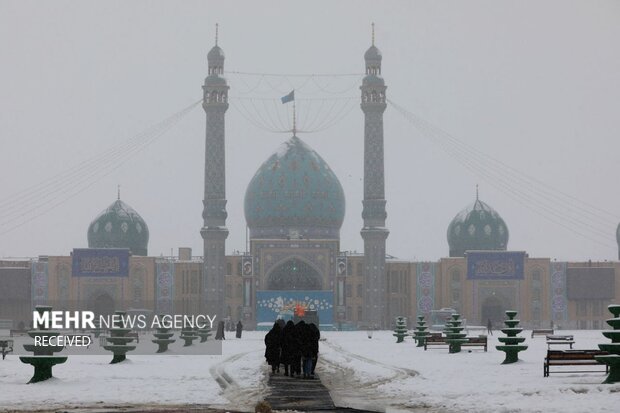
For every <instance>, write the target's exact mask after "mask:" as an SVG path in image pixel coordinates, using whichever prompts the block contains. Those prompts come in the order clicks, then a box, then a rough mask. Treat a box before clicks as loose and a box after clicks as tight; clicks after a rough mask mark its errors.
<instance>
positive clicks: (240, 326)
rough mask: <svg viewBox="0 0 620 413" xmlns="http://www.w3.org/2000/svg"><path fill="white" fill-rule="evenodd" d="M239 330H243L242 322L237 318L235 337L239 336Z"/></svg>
mask: <svg viewBox="0 0 620 413" xmlns="http://www.w3.org/2000/svg"><path fill="white" fill-rule="evenodd" d="M241 331H243V324H241V320H239V322H238V323H237V334H235V337H237V338H241Z"/></svg>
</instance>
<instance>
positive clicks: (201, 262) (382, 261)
mask: <svg viewBox="0 0 620 413" xmlns="http://www.w3.org/2000/svg"><path fill="white" fill-rule="evenodd" d="M207 59H208V73H207V77H206V79H205V82H204V85H203V93H204V99H203V109H204V111H205V115H206V151H205V186H204V194H203V195H204V197H203V205H204V210H203V213H202V218H203V223H202V228H200V233H201V235H202V238H203V240H204V249H203V251H202V256H200V257H194V256H193V255H192V251H191V250H190V249H189V248H179V253H178V256H176V257H155V256H149V255H148V242H149V229H148V225H147V223H146V222H145V220H144V219H142V217H141V216H140V215H139V214H138V212H136V211H135V210H134V209H133V208H132V207H130V206H129V205H127V204H126V203H125V202H124V201H122V200H121V199H120V194H119V196H118V199H117V200H116V201H114V202H113V203H112V204H111V205H110V206H109V207H108V208H106V209H105V210H104V211H103V212H102V213H101V214H99V215H98V216H97V217H95V219H94V220H93V221H92V222H91V223H90V225H89V226H88V230H87V240H88V249H82V250H74V253H73V254H72V256H39V257H38V258H34V259H31V260H28V261H19V260H17V261H16V260H5V261H0V321H1V320H10V321H11V322H12V323H13V326H14V328H18V325H21V326H23V325H24V323H26V324H27V323H28V320H30V318H31V314H30V311H31V309H32V306H34V305H37V304H43V303H49V304H51V305H53V306H54V307H55V308H58V309H63V308H66V309H69V308H75V307H76V306H77V307H79V308H80V309H90V310H93V311H95V312H96V313H98V314H108V313H111V312H113V311H114V310H116V309H124V310H127V311H134V312H146V313H152V314H161V313H185V314H190V313H194V314H195V313H199V312H201V313H204V312H206V313H210V314H211V313H215V314H217V315H218V316H220V317H222V318H225V319H229V320H232V321H234V322H236V321H237V320H241V321H242V323H243V324H244V325H245V326H246V328H257V327H258V328H260V327H262V326H265V325H270V324H272V323H273V320H274V319H275V318H276V317H290V316H291V315H292V311H293V310H294V308H296V307H298V306H300V305H301V306H302V307H303V308H306V309H307V310H315V311H317V313H318V315H319V318H320V322H321V325H322V326H323V328H341V329H348V328H350V329H353V328H389V327H390V326H391V325H392V323H393V320H394V318H395V317H396V316H405V317H407V318H408V320H409V323H410V324H413V322H414V320H415V317H416V316H418V315H425V316H431V317H432V316H433V314H434V312H436V311H437V310H440V309H443V308H450V309H453V310H455V311H457V312H459V313H460V314H461V315H462V317H463V318H465V319H466V320H467V322H468V323H469V324H476V325H481V324H482V325H486V323H487V320H492V321H494V322H496V323H499V322H500V320H502V319H503V315H504V311H505V310H508V309H515V310H517V311H518V312H519V318H520V319H521V322H522V324H523V325H524V326H526V327H547V326H549V325H551V323H553V324H554V325H555V326H562V327H565V328H603V327H604V319H605V317H606V310H605V309H606V307H607V305H609V304H611V303H613V302H618V301H620V262H618V261H606V262H558V261H555V260H551V259H549V258H533V257H529V256H528V254H527V253H526V252H524V251H511V250H509V248H508V241H509V228H508V225H507V223H506V222H505V221H504V220H503V219H502V217H501V216H500V214H499V213H498V212H497V211H495V210H494V209H493V208H492V207H491V206H489V205H488V204H487V203H485V202H483V200H481V199H480V198H479V196H478V194H477V193H476V198H475V200H474V202H473V203H472V204H471V205H470V206H468V207H466V208H465V209H463V210H462V211H461V212H459V213H458V214H456V216H455V217H454V218H453V219H452V221H451V222H450V223H449V224H448V226H447V247H448V248H447V256H446V257H444V258H440V259H438V260H437V261H432V262H412V261H403V260H399V259H396V258H393V257H391V256H389V255H388V254H386V240H387V238H388V235H389V230H388V227H387V225H386V223H389V220H388V219H387V213H386V199H385V191H384V179H385V178H384V157H383V139H384V138H383V113H384V111H385V109H386V89H387V87H386V85H385V81H384V79H383V78H382V76H381V64H382V55H381V52H380V51H379V49H378V48H377V47H376V46H375V45H374V39H373V44H372V46H371V47H370V48H369V49H368V50H367V51H366V53H365V55H364V60H365V76H364V78H363V80H362V85H361V88H360V89H361V109H362V111H363V113H364V122H365V124H364V198H363V200H362V202H363V212H362V221H363V225H362V227H361V237H362V239H363V241H364V251H363V253H360V254H357V253H350V252H347V251H343V249H342V247H341V245H340V229H341V226H342V223H343V220H344V216H345V210H346V202H345V196H344V191H343V188H342V185H341V183H340V181H339V180H338V177H337V176H336V175H335V173H334V172H333V171H332V169H331V168H330V167H329V165H328V164H327V163H326V162H325V160H324V159H323V158H322V157H321V156H320V155H319V154H318V153H317V152H316V151H315V150H313V149H312V148H311V147H310V146H309V145H308V144H307V143H305V142H304V141H303V140H302V139H300V138H299V137H298V136H296V134H295V131H293V133H292V136H291V137H290V138H289V139H288V140H287V141H285V142H284V143H283V144H282V145H281V146H280V148H278V149H277V150H276V151H275V152H274V153H273V155H271V156H270V157H269V158H268V159H267V160H266V161H265V162H264V163H263V164H262V165H261V166H260V167H259V168H258V170H257V171H256V173H255V174H254V176H253V177H252V178H251V179H250V180H249V184H248V187H247V190H246V193H245V199H244V212H245V220H246V223H247V226H248V228H249V237H250V243H249V251H247V252H246V253H243V254H238V255H226V254H225V246H226V245H225V244H226V238H227V236H228V229H227V228H226V221H227V219H228V218H229V217H228V214H227V212H226V204H227V199H226V185H225V172H226V169H225V153H224V146H225V145H224V143H225V139H226V133H225V116H226V111H227V109H228V91H229V86H228V84H227V81H226V79H225V78H224V77H223V74H224V61H225V55H224V51H223V50H222V49H221V48H220V47H219V46H218V45H217V42H216V46H215V47H213V48H212V49H211V51H210V52H209V53H208V55H207ZM354 201H355V202H357V200H354ZM235 219H238V218H235ZM392 225H394V223H392ZM616 236H617V240H618V243H619V245H620V225H619V226H618V228H617V232H616ZM89 251H92V252H93V253H95V252H97V253H98V251H99V252H100V251H104V252H105V251H109V252H110V254H112V256H113V257H117V256H118V257H120V256H122V254H128V258H127V266H126V268H125V269H126V272H125V273H123V274H121V276H118V274H116V275H110V274H107V273H100V274H83V273H82V270H83V268H82V267H79V268H78V267H76V257H78V255H79V254H89ZM115 254H120V255H115ZM619 254H620V253H619ZM80 256H81V255H80ZM91 258H92V257H91ZM95 258H96V257H95ZM619 258H620V255H619ZM102 259H103V260H105V259H106V258H105V257H104V258H102ZM89 262H91V263H92V262H97V263H101V262H104V261H101V260H99V261H97V260H95V261H89ZM91 267H92V266H91ZM91 267H89V268H91ZM91 269H92V268H91ZM121 272H122V271H121ZM17 303H19V304H17ZM20 323H21V324H20Z"/></svg>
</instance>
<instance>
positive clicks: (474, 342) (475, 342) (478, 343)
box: [461, 336, 487, 351]
mask: <svg viewBox="0 0 620 413" xmlns="http://www.w3.org/2000/svg"><path fill="white" fill-rule="evenodd" d="M465 338H466V339H467V340H469V341H468V342H467V343H463V344H461V347H484V351H487V336H482V337H465Z"/></svg>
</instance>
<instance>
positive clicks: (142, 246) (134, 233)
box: [88, 199, 149, 256]
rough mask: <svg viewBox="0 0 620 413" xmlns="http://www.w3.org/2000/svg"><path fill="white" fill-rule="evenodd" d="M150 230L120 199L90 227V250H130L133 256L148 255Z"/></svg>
mask: <svg viewBox="0 0 620 413" xmlns="http://www.w3.org/2000/svg"><path fill="white" fill-rule="evenodd" d="M148 243H149V228H148V227H147V225H146V222H144V220H143V219H142V217H141V216H140V215H139V214H138V213H137V212H136V211H135V210H134V209H133V208H132V207H130V206H129V205H127V204H126V203H124V202H123V201H121V200H120V199H119V200H117V201H115V202H114V203H113V204H112V205H110V206H109V207H108V208H107V209H106V210H105V211H103V212H102V213H100V214H99V215H98V216H97V218H95V219H94V220H93V222H91V223H90V225H89V226H88V248H129V249H130V250H131V253H132V254H133V255H143V256H146V255H147V247H148Z"/></svg>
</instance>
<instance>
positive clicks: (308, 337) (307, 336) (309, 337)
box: [295, 320, 314, 379]
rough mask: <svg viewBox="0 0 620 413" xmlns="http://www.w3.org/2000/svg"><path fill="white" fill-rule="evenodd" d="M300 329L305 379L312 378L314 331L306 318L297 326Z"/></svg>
mask: <svg viewBox="0 0 620 413" xmlns="http://www.w3.org/2000/svg"><path fill="white" fill-rule="evenodd" d="M295 328H297V329H298V330H299V341H300V349H301V359H302V366H303V372H304V379H308V378H310V372H311V371H312V358H313V348H314V332H313V331H312V329H311V328H310V326H309V325H308V324H306V322H305V321H304V320H301V321H300V322H299V323H297V326H295Z"/></svg>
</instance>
